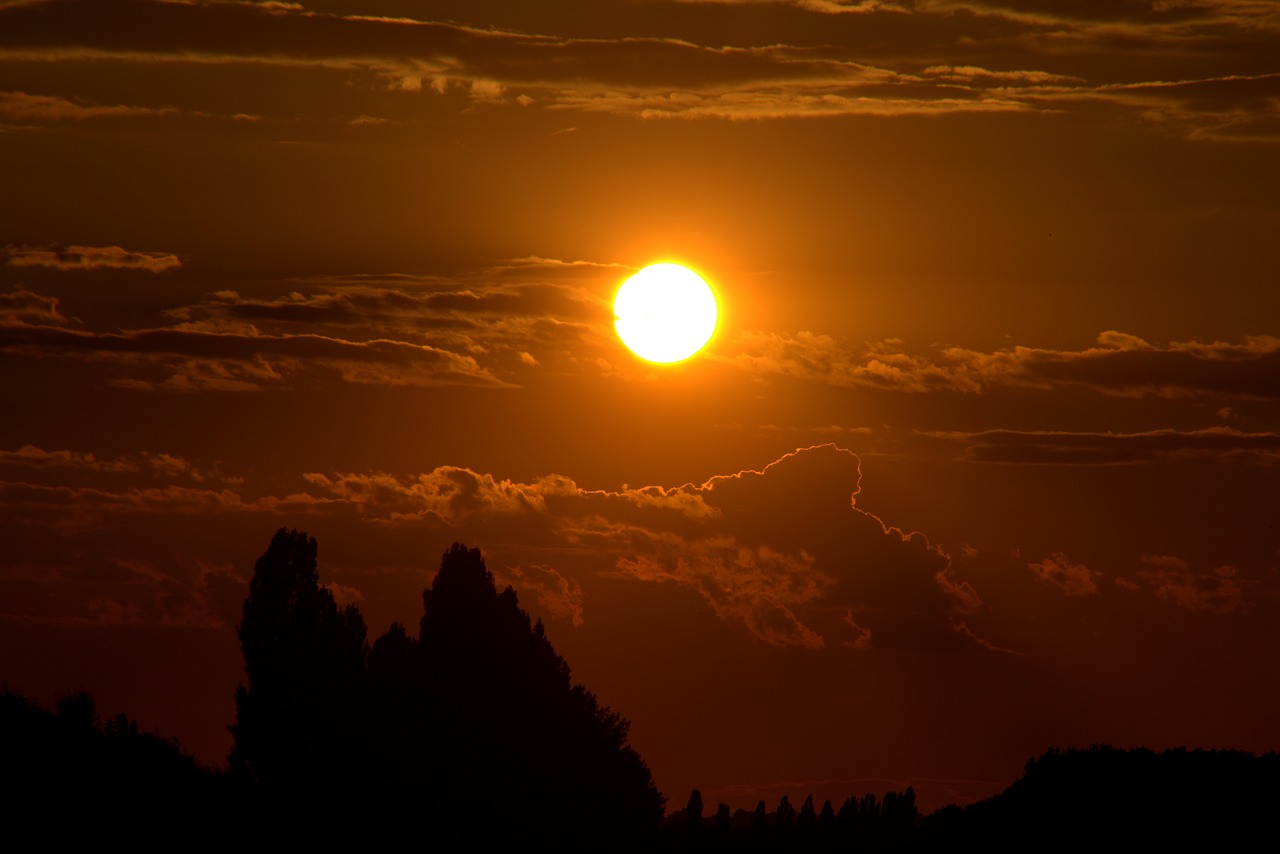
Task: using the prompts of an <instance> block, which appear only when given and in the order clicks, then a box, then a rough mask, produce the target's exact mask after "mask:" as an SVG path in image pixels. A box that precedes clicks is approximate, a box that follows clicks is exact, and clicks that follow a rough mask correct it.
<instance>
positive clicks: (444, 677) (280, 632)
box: [231, 529, 663, 850]
mask: <svg viewBox="0 0 1280 854" xmlns="http://www.w3.org/2000/svg"><path fill="white" fill-rule="evenodd" d="M422 599H423V615H422V619H421V622H420V624H419V636H418V638H416V639H415V638H412V637H410V636H409V634H408V632H407V631H406V630H405V628H404V627H403V626H402V625H400V624H393V625H392V626H391V628H390V629H388V631H387V633H386V634H384V635H383V636H382V637H380V638H378V639H377V640H376V641H375V642H374V643H373V645H372V646H370V645H369V644H367V643H366V630H365V625H364V620H363V619H362V617H361V616H360V612H359V611H358V610H357V609H356V608H355V607H354V606H348V607H347V608H345V609H339V608H338V607H337V604H336V603H335V602H334V599H333V596H332V595H331V594H330V593H329V591H327V590H326V589H325V588H323V587H321V586H320V584H319V577H318V573H317V569H316V543H315V540H314V539H311V538H310V537H308V536H307V535H306V534H303V533H299V532H297V531H285V530H283V529H282V530H280V531H278V532H277V533H276V535H275V537H273V538H272V540H271V544H270V545H269V546H268V548H267V551H266V553H265V554H264V555H263V556H262V557H261V558H260V559H259V560H258V562H257V564H256V565H255V567H254V576H253V580H252V581H251V583H250V591H249V598H248V599H246V600H245V604H244V619H243V621H242V622H241V624H240V627H239V635H240V641H241V646H242V648H243V650H244V656H245V671H246V674H247V677H248V678H247V684H245V685H241V686H240V688H239V689H238V690H237V692H236V723H235V725H234V726H233V727H232V733H233V734H234V736H235V745H234V748H233V750H232V755H231V761H232V764H233V766H234V767H235V768H237V769H238V770H239V771H240V773H241V774H242V776H244V777H245V778H246V779H251V780H253V781H256V783H257V784H259V785H260V786H261V787H262V790H263V794H264V801H263V802H264V803H266V802H267V801H268V800H272V799H274V800H278V801H280V802H284V803H288V804H289V805H290V806H291V807H292V808H297V807H300V806H303V805H306V804H310V803H313V802H314V801H315V800H316V799H317V798H318V797H321V796H323V797H324V798H326V799H332V798H333V797H335V796H338V797H341V798H342V799H343V800H344V802H345V803H346V804H349V805H352V806H353V807H356V808H357V810H358V812H359V815H358V816H352V817H348V825H347V827H348V829H354V828H356V827H357V826H359V824H360V822H361V821H365V820H368V819H370V818H372V819H374V820H376V822H377V823H378V824H379V826H382V827H391V826H400V827H403V828H406V829H409V828H412V829H413V830H414V831H415V832H416V833H418V834H419V835H421V833H422V828H424V827H426V828H429V832H428V837H429V838H430V839H431V840H432V841H435V842H439V843H441V844H444V845H445V846H447V847H451V848H458V849H468V848H492V847H495V846H496V847H510V846H512V845H516V844H520V845H530V844H535V845H542V844H545V845H553V846H555V847H556V848H558V849H559V850H585V849H595V848H600V847H605V848H608V849H610V850H625V849H628V848H633V847H639V846H643V845H645V844H646V843H647V842H648V840H649V836H650V835H651V834H652V833H653V831H654V830H655V829H656V826H657V822H658V821H659V819H661V817H662V805H663V798H662V795H661V794H660V793H659V792H658V790H657V788H656V787H655V786H654V784H653V780H652V777H651V776H650V774H649V769H648V768H647V767H646V766H645V764H644V762H643V761H642V760H641V759H640V757H639V755H638V754H637V753H636V752H635V750H633V749H632V748H631V747H630V745H629V744H628V743H627V730H628V728H629V724H628V723H627V721H626V720H624V719H623V718H622V717H620V716H619V715H617V714H615V713H614V712H612V711H610V710H609V709H607V708H605V707H602V706H601V705H599V703H598V702H597V700H596V698H595V696H594V695H592V693H591V692H590V691H588V690H586V689H585V688H583V687H582V686H581V685H573V684H572V682H571V681H570V674H569V667H568V665H567V664H566V663H565V661H564V659H563V658H561V657H560V656H559V655H557V654H556V652H555V650H554V649H553V648H552V646H551V643H550V641H548V640H547V637H546V633H545V631H544V629H543V626H542V623H541V622H540V621H539V622H537V623H532V622H531V621H530V618H529V615H528V614H527V613H525V612H524V611H523V610H521V609H520V607H519V604H518V602H517V599H516V594H515V592H514V591H513V590H512V589H511V588H509V587H508V588H507V589H506V590H504V591H502V592H501V593H499V592H498V591H497V589H496V587H495V585H494V581H493V576H492V574H491V573H489V571H488V570H487V569H486V568H485V565H484V560H483V558H482V557H481V555H480V552H479V550H478V549H468V548H466V547H465V546H463V545H461V544H459V543H455V544H454V545H453V546H452V547H450V548H449V549H448V550H447V551H446V552H445V554H444V557H443V559H442V560H441V564H440V570H439V572H438V573H437V574H436V576H435V579H434V580H433V581H432V583H431V586H430V587H429V588H427V589H426V590H425V591H424V592H423V596H422ZM495 816H500V817H501V818H500V820H494V819H495ZM338 820H339V817H335V818H334V821H338Z"/></svg>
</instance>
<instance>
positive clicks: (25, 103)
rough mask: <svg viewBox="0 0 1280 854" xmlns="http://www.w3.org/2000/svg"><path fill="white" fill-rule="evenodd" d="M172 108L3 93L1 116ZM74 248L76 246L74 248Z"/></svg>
mask: <svg viewBox="0 0 1280 854" xmlns="http://www.w3.org/2000/svg"><path fill="white" fill-rule="evenodd" d="M178 112H179V111H178V110H177V109H175V108H173V107H160V108H154V107H138V106H129V105H125V104H112V105H101V104H86V103H83V102H80V101H73V100H70V99H68V98H62V97H59V96H56V95H31V94H28V93H26V92H0V118H7V119H12V120H15V121H54V122H58V121H85V120H90V119H104V118H140V117H146V118H151V117H156V116H172V115H176V114H177V113H178ZM73 248H74V247H73Z"/></svg>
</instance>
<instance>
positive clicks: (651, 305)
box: [613, 264, 719, 363]
mask: <svg viewBox="0 0 1280 854" xmlns="http://www.w3.org/2000/svg"><path fill="white" fill-rule="evenodd" d="M613 311H614V314H615V315H616V316H617V320H616V321H615V322H614V327H615V328H616V329H617V330H618V337H619V338H621V339H622V343H624V344H626V345H627V347H629V348H630V349H631V351H632V352H633V353H635V354H636V355H637V356H639V357H640V358H642V359H645V360H646V361H650V362H662V363H668V362H679V361H681V360H683V359H687V358H689V357H690V356H692V355H693V354H694V353H696V352H698V351H699V350H701V349H702V348H703V347H704V346H706V343H707V342H708V341H710V340H711V335H712V334H713V333H714V332H715V331H716V319H717V316H718V314H719V312H718V308H717V306H716V297H715V294H713V293H712V292H711V288H710V286H708V285H707V283H706V282H704V281H703V280H702V277H701V276H699V275H698V274H697V273H695V272H693V271H692V270H690V269H689V268H688V267H682V266H680V265H679V264H653V265H651V266H649V267H645V268H644V269H643V270H641V271H640V272H638V273H636V274H635V275H634V276H632V277H631V278H629V279H627V280H626V281H625V282H623V284H622V287H621V288H619V289H618V295H617V296H616V297H614V300H613Z"/></svg>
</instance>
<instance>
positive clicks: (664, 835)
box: [0, 529, 1280, 854]
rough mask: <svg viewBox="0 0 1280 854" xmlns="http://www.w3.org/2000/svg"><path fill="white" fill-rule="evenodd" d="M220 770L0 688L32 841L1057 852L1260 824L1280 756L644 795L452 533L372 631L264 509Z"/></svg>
mask: <svg viewBox="0 0 1280 854" xmlns="http://www.w3.org/2000/svg"><path fill="white" fill-rule="evenodd" d="M238 635H239V639H240V643H241V648H242V650H243V653H244V660H245V674H246V680H245V682H244V684H242V685H240V686H239V688H238V689H237V690H236V694H235V700H236V720H235V722H234V724H233V725H232V726H231V727H230V730H231V733H232V735H233V748H232V751H231V754H230V756H229V758H228V765H227V767H226V768H223V769H216V770H215V769H209V768H206V767H203V766H201V765H200V764H199V763H197V762H196V761H195V760H193V759H192V758H191V757H190V756H188V755H186V754H185V753H183V751H182V749H181V747H180V745H179V744H178V743H177V742H175V741H172V740H168V739H165V738H163V737H161V736H159V735H156V734H154V733H149V732H145V731H142V730H140V729H139V727H138V725H137V723H136V722H135V721H133V720H132V719H130V718H129V717H127V716H126V715H117V716H116V717H114V718H110V719H108V720H106V721H105V722H104V721H102V720H100V719H99V717H98V714H97V711H96V708H95V705H94V702H93V699H92V698H91V697H90V696H89V695H88V694H85V693H84V692H79V693H73V694H67V695H64V696H63V697H61V698H60V699H59V700H58V701H57V702H56V704H55V707H54V708H53V709H45V708H43V707H41V706H39V705H38V704H36V703H34V702H32V701H30V700H28V699H26V698H24V697H22V696H20V695H18V694H16V693H14V692H12V691H9V690H8V689H5V690H4V691H2V692H0V784H3V786H4V789H5V791H6V792H7V793H8V794H7V795H6V796H5V797H4V798H3V799H0V816H3V817H4V818H5V822H6V825H7V827H8V829H9V830H10V831H11V832H12V833H17V832H20V831H24V830H36V831H39V832H41V833H42V834H43V836H42V838H44V839H48V840H56V839H59V838H62V839H74V838H103V839H112V838H115V839H125V840H130V841H133V842H139V843H149V844H157V845H158V844H164V845H166V846H170V847H178V846H185V845H187V844H189V843H190V842H191V841H192V840H199V841H203V842H204V843H209V844H212V843H226V844H238V843H243V842H244V841H246V840H251V839H267V840H274V841H276V842H278V843H280V844H291V845H295V846H296V845H299V844H305V845H312V846H324V847H333V846H335V845H337V844H358V843H368V842H371V841H378V840H382V841H389V840H406V841H412V842H413V843H414V844H416V845H419V846H426V847H429V848H438V849H440V850H445V851H510V850H525V851H570V852H571V851H609V852H613V851H620V852H626V851H669V852H703V851H706V852H730V851H732V852H752V854H754V852H761V854H763V852H837V851H838V852H914V851H920V852H932V851H938V852H944V851H983V852H990V851H994V852H1004V851H1010V852H1012V851H1019V852H1022V851H1027V850H1035V851H1068V850H1073V851H1074V850H1079V849H1081V848H1083V847H1085V846H1095V847H1096V846H1098V845H1102V846H1104V847H1106V848H1109V849H1110V848H1115V847H1117V846H1123V847H1135V848H1142V849H1150V848H1152V847H1156V846H1168V847H1170V848H1177V849H1179V850H1181V849H1183V848H1186V847H1187V846H1188V845H1194V846H1197V847H1206V848H1208V847H1213V848H1215V849H1221V848H1224V847H1225V848H1239V849H1244V848H1250V849H1252V848H1256V847H1258V846H1259V844H1260V843H1261V844H1268V843H1269V844H1271V845H1274V842H1275V837H1276V829H1275V823H1276V818H1277V815H1280V757H1278V756H1277V754H1275V753H1268V754H1265V755H1263V756H1254V755H1253V754H1249V753H1244V752H1240V751H1201V750H1193V751H1188V750H1184V749H1178V750H1170V751H1165V752H1163V753H1154V752H1152V751H1149V750H1142V749H1139V750H1118V749H1115V748H1110V747H1103V746H1097V747H1093V748H1089V749H1087V750H1056V749H1055V750H1050V751H1048V752H1046V753H1045V754H1043V755H1042V756H1040V757H1038V758H1035V759H1032V760H1029V761H1028V762H1027V764H1026V766H1025V768H1024V771H1023V774H1022V776H1021V777H1020V778H1019V779H1018V780H1017V781H1015V782H1014V783H1013V784H1012V785H1011V786H1009V787H1008V788H1007V789H1006V790H1005V791H1004V792H1002V793H1001V794H999V795H997V796H995V797H993V798H989V799H987V800H985V801H981V802H979V803H975V804H970V805H968V806H965V807H958V806H950V807H944V808H942V809H940V810H937V811H935V812H934V813H932V814H931V815H928V816H922V815H921V813H920V812H919V810H918V809H917V807H916V802H915V793H914V791H913V790H912V789H911V788H910V787H908V788H907V789H906V790H905V791H902V792H887V793H885V794H884V795H883V796H882V797H880V798H877V797H876V796H875V795H873V794H864V795H861V796H856V795H855V796H850V797H849V798H848V799H846V800H845V801H844V802H843V803H842V804H841V805H840V806H839V807H836V806H835V805H834V804H833V803H832V802H831V801H826V802H824V803H823V804H822V805H821V807H818V806H816V805H815V803H814V801H813V798H812V797H807V798H805V800H804V801H803V802H802V804H801V806H800V807H799V808H797V807H796V806H795V805H794V804H793V803H792V801H791V800H790V798H789V797H783V798H782V800H781V801H780V802H779V803H778V804H777V805H776V806H775V808H774V809H773V810H769V809H768V808H767V806H766V804H765V803H764V802H763V801H761V802H759V803H758V804H757V805H756V808H755V810H754V811H751V812H748V811H746V810H738V811H737V812H731V811H730V807H729V806H728V805H726V804H723V803H720V804H718V805H717V807H716V809H715V810H714V811H711V810H708V809H707V808H706V806H705V805H704V804H703V802H702V796H701V793H700V792H699V791H698V790H696V789H695V790H694V791H693V792H692V793H691V795H690V797H689V800H688V802H687V803H686V806H685V808H684V809H683V810H677V811H675V812H673V813H672V814H671V815H670V816H669V817H667V818H666V820H665V821H664V820H663V805H664V799H663V797H662V795H661V794H660V793H659V792H658V790H657V788H656V787H655V785H654V782H653V779H652V777H651V775H650V773H649V770H648V768H647V767H646V766H645V764H644V762H643V760H641V758H640V756H639V755H638V754H637V753H636V752H635V750H633V749H632V748H631V747H630V745H629V744H628V742H627V731H628V723H627V721H626V720H624V719H623V718H621V717H620V716H619V715H617V714H616V713H614V712H612V711H610V710H609V709H607V708H605V707H603V706H601V705H600V704H599V703H598V702H597V700H596V699H595V697H594V696H593V695H592V694H591V692H590V691H588V690H586V689H585V688H584V687H582V686H581V685H574V684H572V682H571V679H570V673H569V668H568V666H567V664H566V663H565V661H564V659H562V658H561V657H560V656H559V655H558V654H556V652H555V650H554V649H553V648H552V646H551V644H550V642H549V641H548V640H547V638H546V634H545V632H544V630H543V627H542V624H541V622H540V621H539V622H534V621H531V620H530V618H529V615H528V614H527V613H525V612H524V611H523V610H522V609H521V608H520V607H519V604H518V602H517V599H516V595H515V593H514V591H512V590H511V588H507V589H506V590H504V591H502V592H499V591H498V590H497V588H496V586H495V584H494V580H493V576H492V575H491V574H490V573H489V572H488V570H487V569H486V568H485V565H484V561H483V559H482V558H481V556H480V553H479V551H478V550H476V549H468V548H466V547H464V546H462V545H461V544H457V543H455V544H454V545H453V546H452V547H450V548H449V549H448V550H447V551H446V552H445V554H444V557H443V559H442V561H441V564H440V571H439V573H438V574H437V575H436V577H435V579H434V580H433V581H432V583H431V586H430V587H428V588H427V589H426V590H425V591H423V614H422V618H421V620H420V622H419V625H418V632H417V635H416V636H414V635H411V634H410V633H409V632H408V630H406V629H405V627H404V626H401V625H399V624H393V625H392V626H391V627H390V629H388V631H387V632H386V633H385V634H384V635H382V636H381V637H379V638H377V639H376V640H375V641H374V642H373V643H372V644H371V643H369V641H368V637H367V635H368V632H367V629H366V627H365V623H364V619H363V617H362V616H361V614H360V611H359V610H358V609H357V608H356V607H355V606H351V605H348V606H346V607H342V608H340V607H339V606H338V605H337V603H336V601H335V600H334V598H333V595H332V594H331V593H330V592H329V591H328V590H327V589H326V588H324V587H323V586H321V585H320V583H319V577H318V573H317V568H316V542H315V540H314V539H312V538H310V537H308V536H307V535H306V534H305V533H300V532H298V531H286V530H284V529H281V530H280V531H277V532H276V534H275V536H274V537H273V538H272V540H271V543H270V545H269V546H268V548H267V551H266V552H265V553H264V554H263V555H262V557H261V558H260V559H259V560H258V561H257V563H256V565H255V567H254V574H253V579H252V581H251V582H250V587H249V596H248V598H247V599H246V600H245V603H244V613H243V619H242V620H241V622H240V625H239V627H238Z"/></svg>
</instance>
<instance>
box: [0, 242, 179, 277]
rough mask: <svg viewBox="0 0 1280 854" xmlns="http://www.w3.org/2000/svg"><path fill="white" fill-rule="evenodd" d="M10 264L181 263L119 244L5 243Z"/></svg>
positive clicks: (157, 268) (112, 266)
mask: <svg viewBox="0 0 1280 854" xmlns="http://www.w3.org/2000/svg"><path fill="white" fill-rule="evenodd" d="M0 253H3V254H4V255H5V256H6V257H7V259H8V260H7V261H6V263H7V264H9V266H11V267H52V268H54V269H56V270H146V271H148V272H152V273H163V272H165V271H166V270H175V269H177V268H178V267H181V266H182V261H181V260H180V259H179V258H178V256H177V255H173V254H170V253H166V252H131V251H129V250H127V249H124V248H122V247H120V246H66V247H53V248H45V247H38V246H6V247H4V249H2V250H0Z"/></svg>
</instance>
